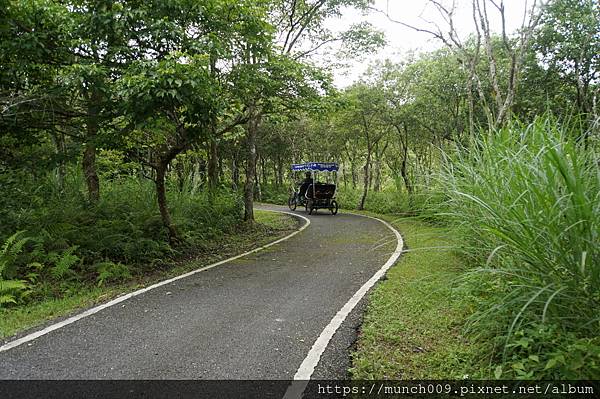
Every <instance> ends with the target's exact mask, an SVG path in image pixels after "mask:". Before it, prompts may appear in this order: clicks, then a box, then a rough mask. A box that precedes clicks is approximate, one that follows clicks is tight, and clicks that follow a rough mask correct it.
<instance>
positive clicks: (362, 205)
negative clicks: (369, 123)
mask: <svg viewBox="0 0 600 399" xmlns="http://www.w3.org/2000/svg"><path fill="white" fill-rule="evenodd" d="M371 151H372V150H371V145H370V144H368V145H367V161H366V162H365V166H364V167H363V171H364V180H363V193H362V196H361V197H360V203H359V204H358V210H359V211H362V210H363V209H365V201H366V200H367V194H368V192H369V174H370V172H371V171H370V170H369V169H370V168H369V165H370V164H371Z"/></svg>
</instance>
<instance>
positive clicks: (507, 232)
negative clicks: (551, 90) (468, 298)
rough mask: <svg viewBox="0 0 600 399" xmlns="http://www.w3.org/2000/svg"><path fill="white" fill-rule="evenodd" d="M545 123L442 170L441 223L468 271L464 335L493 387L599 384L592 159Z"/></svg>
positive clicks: (495, 140) (598, 227) (598, 214)
mask: <svg viewBox="0 0 600 399" xmlns="http://www.w3.org/2000/svg"><path fill="white" fill-rule="evenodd" d="M575 137H576V135H575V134H573V132H571V131H569V130H568V129H566V128H560V127H558V126H557V124H556V123H555V122H554V121H553V120H552V119H550V118H545V119H539V120H537V121H536V122H534V123H533V124H531V125H529V126H524V125H520V124H517V123H514V124H512V125H511V126H509V127H507V128H504V129H502V130H500V131H498V132H495V133H491V134H489V135H487V136H484V137H482V138H481V139H479V140H476V141H474V142H473V143H472V144H471V146H470V148H469V149H468V150H462V151H458V152H457V153H456V154H455V155H453V156H452V157H451V158H450V159H449V160H450V162H448V165H449V166H448V168H447V169H446V171H445V173H444V176H443V180H444V181H445V183H446V184H447V186H448V193H447V195H448V198H449V199H448V201H447V203H446V204H445V210H446V211H445V217H447V218H448V219H449V220H451V221H452V222H453V223H454V224H456V225H458V226H459V229H458V231H459V232H460V237H461V238H462V241H463V242H464V243H465V244H464V245H463V248H462V249H463V253H464V254H465V256H466V257H467V259H468V260H469V261H470V262H471V263H472V264H474V265H476V267H475V268H473V269H472V270H470V271H469V272H468V273H467V274H466V275H465V276H464V278H463V281H464V282H463V284H462V288H463V289H464V291H465V292H466V293H469V294H471V295H474V298H476V300H475V302H474V306H475V309H476V312H475V314H474V315H473V317H472V318H471V319H470V324H469V330H470V332H471V334H473V335H474V336H475V337H477V338H478V341H480V342H485V343H488V344H487V346H488V347H487V350H486V351H485V352H484V353H486V354H488V355H489V356H488V358H487V359H486V360H485V361H486V362H488V367H487V370H488V375H487V376H490V377H495V378H526V379H530V378H535V379H544V378H545V379H567V378H573V379H585V378H592V379H598V378H600V338H599V337H598V331H600V173H599V168H598V165H599V163H598V162H599V159H598V156H597V153H596V152H595V151H594V150H593V149H591V148H589V147H588V148H584V144H583V143H579V142H578V141H577V139H576V138H575Z"/></svg>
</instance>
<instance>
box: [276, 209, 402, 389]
mask: <svg viewBox="0 0 600 399" xmlns="http://www.w3.org/2000/svg"><path fill="white" fill-rule="evenodd" d="M353 215H357V216H363V217H367V218H371V219H375V220H378V221H380V222H381V223H383V224H384V225H385V226H387V227H388V228H389V229H390V230H392V232H393V233H394V235H395V236H396V240H397V241H398V244H397V245H396V250H395V251H394V252H393V253H392V256H390V258H389V259H388V260H387V262H385V264H384V265H383V266H382V267H381V269H379V270H378V271H377V272H376V273H375V274H374V275H373V277H371V278H370V279H369V281H367V282H366V283H364V284H363V286H362V287H360V288H359V289H358V291H356V293H355V294H354V295H353V296H352V298H350V300H349V301H348V302H346V304H345V305H344V306H343V307H342V308H341V309H340V311H339V312H337V314H336V315H335V316H334V317H333V319H332V320H331V321H330V322H329V324H328V325H327V326H326V327H325V329H324V330H323V332H321V335H319V337H318V338H317V340H316V341H315V343H314V344H313V346H312V348H311V349H310V351H309V352H308V355H306V358H305V359H304V361H303V362H302V364H300V367H299V368H298V371H297V372H296V374H295V375H294V380H293V381H292V384H291V385H290V386H289V387H288V389H287V390H286V392H285V396H284V397H283V399H299V398H301V397H302V394H303V393H304V390H305V389H306V386H307V385H308V381H309V380H310V377H311V376H312V375H313V373H314V371H315V367H317V364H319V360H320V359H321V355H323V352H325V349H326V348H327V345H329V341H331V338H332V337H333V335H334V334H335V332H336V331H337V330H338V328H340V326H341V325H342V323H343V322H344V320H345V319H346V317H348V315H349V314H350V312H351V311H352V309H354V308H355V307H356V305H357V304H358V302H360V300H361V299H362V298H363V297H364V296H365V295H366V293H367V292H368V291H369V290H370V289H371V288H372V287H373V286H374V285H375V283H376V282H377V281H379V279H381V277H383V275H384V274H385V273H386V272H387V271H388V269H389V268H390V267H392V265H393V264H394V263H396V261H397V260H398V258H399V257H400V255H401V254H402V248H404V241H403V240H402V236H401V235H400V233H399V232H398V230H396V229H395V228H394V227H392V225H391V224H389V223H388V222H386V221H384V220H381V219H378V218H376V217H372V216H367V215H359V214H356V213H353Z"/></svg>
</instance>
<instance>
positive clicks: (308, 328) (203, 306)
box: [0, 208, 396, 380]
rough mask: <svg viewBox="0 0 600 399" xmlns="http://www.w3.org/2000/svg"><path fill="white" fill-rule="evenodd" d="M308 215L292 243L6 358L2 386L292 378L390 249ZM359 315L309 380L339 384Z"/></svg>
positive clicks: (358, 226) (353, 228) (354, 224)
mask: <svg viewBox="0 0 600 399" xmlns="http://www.w3.org/2000/svg"><path fill="white" fill-rule="evenodd" d="M278 209H282V210H283V209H284V208H278ZM298 213H299V214H302V215H304V214H305V213H304V212H303V211H301V212H298ZM306 216H307V217H308V218H309V219H310V220H311V224H310V226H309V227H308V228H307V229H305V230H304V231H302V232H301V233H299V234H297V235H296V236H294V237H292V238H291V239H289V240H287V241H284V242H282V243H279V244H276V245H274V246H272V247H269V248H268V249H265V250H263V251H261V252H258V253H254V254H252V255H249V256H246V257H244V258H240V259H238V260H235V261H232V262H230V263H226V264H224V265H221V266H219V267H216V268H213V269H210V270H207V271H204V272H201V273H198V274H195V275H193V276H190V277H187V278H184V279H181V280H178V281H176V282H173V283H171V284H167V285H165V286H162V287H159V288H156V289H154V290H151V291H148V292H146V293H144V294H142V295H139V296H137V297H134V298H131V299H129V300H126V301H124V302H122V303H120V304H118V305H116V306H112V307H109V308H107V309H104V310H102V311H100V312H98V313H96V314H94V315H91V316H89V317H86V318H83V319H81V320H79V321H77V322H75V323H73V324H70V325H67V326H65V327H63V328H60V329H58V330H55V331H52V332H50V333H49V334H47V335H44V336H41V337H39V338H37V339H36V340H34V341H31V342H29V343H25V344H23V345H21V346H18V347H15V348H12V349H10V350H8V351H5V352H1V353H0V379H75V380H78V379H93V380H96V379H127V380H132V379H153V380H154V379H159V380H162V379H178V380H180V379H192V380H194V379H280V380H289V379H291V378H292V377H293V376H294V374H295V373H296V371H297V369H298V367H299V365H300V364H301V363H302V361H303V359H304V358H305V357H306V355H307V353H308V352H309V350H310V348H311V346H312V345H313V343H314V342H315V340H316V339H317V337H318V336H319V334H321V332H322V330H323V328H324V327H325V326H326V325H327V324H328V323H329V322H330V320H331V319H332V318H333V317H334V315H335V314H336V313H337V312H338V311H339V310H340V308H341V307H342V306H343V305H344V304H345V303H346V302H347V301H348V299H349V298H350V297H351V296H352V295H353V294H354V293H355V292H356V291H357V290H358V288H359V287H360V286H362V285H363V284H364V283H365V282H366V281H367V280H368V279H369V278H370V277H371V276H372V275H373V274H374V273H375V272H376V271H377V270H378V269H379V268H380V267H381V266H382V265H383V264H384V263H385V262H386V260H387V259H388V258H389V257H390V254H391V252H392V251H393V250H394V248H395V246H396V239H395V237H394V235H393V234H392V232H391V231H390V230H389V229H388V228H387V227H386V226H384V225H383V224H382V223H380V222H378V221H376V220H373V219H368V218H364V217H360V216H356V215H350V214H344V213H342V212H340V213H339V214H338V215H336V216H331V215H330V214H329V213H328V212H326V210H320V211H319V213H318V214H316V215H312V216H308V215H306ZM383 243H387V244H384V245H382V244H383ZM363 307H364V306H362V305H359V306H358V307H357V309H355V311H353V312H352V314H351V315H350V317H348V319H347V320H346V322H344V324H343V325H342V327H341V328H340V329H339V330H338V332H337V333H336V335H335V336H334V338H333V339H332V341H331V343H330V345H329V347H328V348H327V350H326V352H325V353H324V354H323V356H322V358H321V361H320V362H319V365H318V367H317V368H316V370H315V377H318V378H327V379H335V378H345V377H346V370H347V367H348V365H349V364H348V346H350V345H352V343H353V341H354V339H355V336H356V331H355V329H356V327H357V326H358V325H359V323H360V313H361V311H362V309H363Z"/></svg>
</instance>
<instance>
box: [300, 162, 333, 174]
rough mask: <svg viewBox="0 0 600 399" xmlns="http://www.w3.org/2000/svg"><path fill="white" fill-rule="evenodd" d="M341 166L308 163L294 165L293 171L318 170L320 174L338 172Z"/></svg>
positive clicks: (326, 163) (331, 163)
mask: <svg viewBox="0 0 600 399" xmlns="http://www.w3.org/2000/svg"><path fill="white" fill-rule="evenodd" d="M338 169H339V166H338V164H337V163H335V162H308V163H296V164H292V170H293V171H300V170H317V171H320V172H337V171H338Z"/></svg>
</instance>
